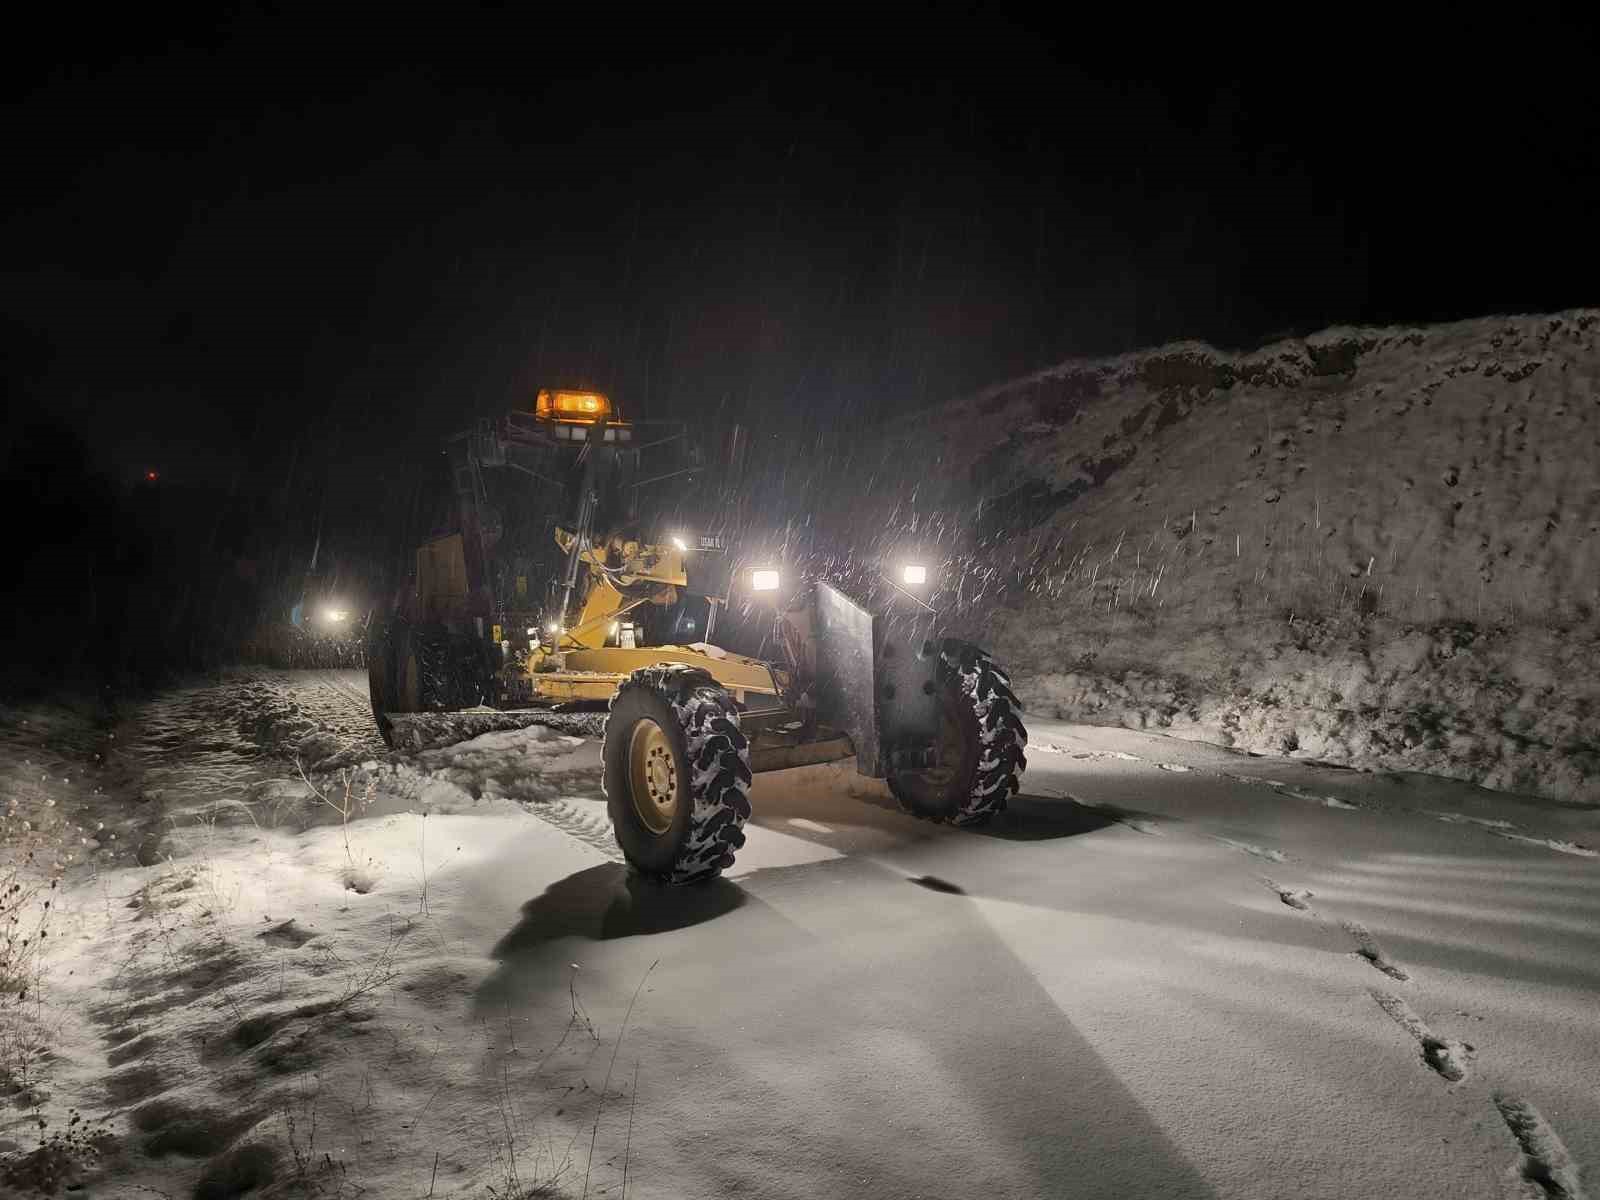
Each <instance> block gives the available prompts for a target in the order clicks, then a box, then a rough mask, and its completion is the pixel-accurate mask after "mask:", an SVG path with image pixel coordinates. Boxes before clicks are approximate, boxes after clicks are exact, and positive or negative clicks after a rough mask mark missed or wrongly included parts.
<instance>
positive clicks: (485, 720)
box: [387, 708, 606, 751]
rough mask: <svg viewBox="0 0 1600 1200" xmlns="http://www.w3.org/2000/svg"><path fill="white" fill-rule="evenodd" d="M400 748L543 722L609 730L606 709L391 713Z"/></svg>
mask: <svg viewBox="0 0 1600 1200" xmlns="http://www.w3.org/2000/svg"><path fill="white" fill-rule="evenodd" d="M387 715H388V718H389V721H390V724H391V726H392V730H393V732H392V736H393V739H394V742H393V745H394V748H395V749H396V750H408V751H417V750H431V749H434V748H436V747H439V746H448V745H452V744H453V743H455V742H464V741H466V740H467V739H468V738H474V737H477V736H478V735H479V734H484V733H497V732H500V731H502V730H507V729H527V728H530V727H531V726H534V725H543V726H546V727H547V728H550V729H554V730H558V731H559V732H561V733H567V734H574V735H576V736H578V737H599V736H600V735H601V734H602V733H603V732H604V731H605V724H606V714H605V713H603V712H555V711H554V710H551V709H511V710H500V709H493V708H480V709H467V710H464V711H461V712H421V713H389V714H387Z"/></svg>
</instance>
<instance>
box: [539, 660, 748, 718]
mask: <svg viewBox="0 0 1600 1200" xmlns="http://www.w3.org/2000/svg"><path fill="white" fill-rule="evenodd" d="M711 649H712V651H713V652H707V651H704V650H698V649H695V648H694V647H692V646H641V647H639V648H638V649H636V650H629V649H626V648H624V647H621V646H603V647H600V648H598V649H593V650H568V651H567V652H566V653H565V654H563V655H562V656H561V659H562V666H561V667H560V668H559V669H558V670H554V671H536V672H534V674H533V676H532V678H533V689H534V693H535V694H536V695H537V696H539V697H540V698H542V699H549V700H552V701H554V702H556V703H567V702H569V701H571V700H609V699H610V698H611V695H612V693H613V692H615V691H616V690H617V686H618V685H619V684H620V683H621V682H622V681H623V680H624V679H626V678H627V677H628V676H629V675H631V674H632V673H633V672H634V671H636V670H638V669H639V668H640V667H650V666H654V665H655V664H656V663H683V664H684V665H685V666H690V667H699V668H701V669H702V670H704V671H706V672H707V673H709V674H710V675H711V676H712V678H714V679H715V680H716V681H717V682H718V683H719V684H721V685H722V686H723V687H725V688H727V689H728V690H729V691H730V692H732V693H733V698H734V699H735V700H737V701H739V702H740V703H741V704H742V703H744V702H745V697H746V696H747V695H749V696H777V695H780V691H779V688H778V681H777V679H775V678H774V677H773V673H772V667H771V666H770V665H769V664H767V663H764V662H762V661H761V660H759V659H755V658H746V657H745V656H744V655H742V654H731V653H729V652H728V651H726V650H721V649H717V648H716V647H712V648H711ZM602 685H603V690H597V689H602Z"/></svg>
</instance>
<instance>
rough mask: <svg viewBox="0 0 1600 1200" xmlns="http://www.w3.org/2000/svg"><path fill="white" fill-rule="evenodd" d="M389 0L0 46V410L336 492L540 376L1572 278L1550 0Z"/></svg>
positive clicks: (1574, 185) (872, 364)
mask: <svg viewBox="0 0 1600 1200" xmlns="http://www.w3.org/2000/svg"><path fill="white" fill-rule="evenodd" d="M545 7H546V6H528V7H527V8H525V9H518V10H509V11H516V12H521V13H524V14H543V13H544V12H545ZM321 11H322V12H323V13H328V12H331V11H333V10H331V9H324V10H321ZM398 11H399V10H397V9H394V8H390V9H388V10H374V13H373V15H372V16H370V17H367V18H363V19H361V20H359V21H358V20H355V19H353V18H352V19H334V18H332V17H330V16H327V15H323V16H319V17H316V18H312V19H299V18H294V17H289V16H284V15H275V14H274V13H273V12H272V11H270V10H266V9H260V8H256V9H246V10H242V11H241V12H240V13H238V14H233V15H224V16H216V15H211V16H208V17H206V18H205V19H203V20H187V21H184V22H181V23H175V24H174V25H173V26H172V27H171V28H159V27H151V26H149V25H148V24H147V23H144V21H143V19H141V23H140V24H137V25H135V24H129V25H127V26H126V27H118V26H107V25H104V24H101V23H99V18H97V17H96V18H91V17H90V16H89V14H88V13H87V12H80V13H77V14H76V15H72V14H69V15H68V16H66V17H63V18H60V22H61V23H60V24H58V25H57V26H55V27H53V28H49V29H44V30H42V31H41V33H40V34H39V35H38V37H37V38H36V39H33V40H31V41H30V40H28V39H23V40H22V41H20V42H18V43H17V44H14V45H13V46H12V48H11V50H10V51H8V57H9V59H10V61H9V62H8V64H7V77H8V79H9V80H10V81H11V84H12V87H11V89H10V91H11V98H10V101H9V102H8V103H7V105H6V115H5V126H6V133H7V143H8V146H9V148H10V152H9V154H8V159H9V161H10V168H11V169H10V170H9V171H8V176H9V182H8V184H7V187H6V193H7V199H6V204H5V213H4V226H3V227H4V234H3V239H4V240H3V244H4V261H3V265H0V266H3V280H4V286H3V290H0V296H3V304H4V317H5V333H4V337H5V342H4V349H5V352H6V357H7V363H8V372H7V375H8V385H9V388H10V392H11V396H12V401H13V404H17V402H18V401H19V400H20V401H21V402H23V403H24V404H26V403H31V404H32V405H33V406H34V407H40V408H45V409H48V410H49V411H52V412H55V413H57V414H61V415H64V416H67V417H69V418H70V419H72V420H73V421H75V422H79V423H81V424H82V427H83V428H84V429H85V430H86V432H87V435H88V437H89V440H90V442H91V444H92V446H93V447H94V448H95V452H96V454H97V455H98V456H99V460H100V461H101V462H102V463H103V464H104V465H105V466H106V467H107V468H109V469H112V470H115V471H117V472H120V473H130V472H134V471H137V470H139V469H141V468H142V467H143V466H145V465H146V464H154V465H159V466H160V467H161V468H162V469H164V470H165V471H167V472H168V474H169V476H180V477H181V476H188V477H191V478H196V479H202V478H203V479H218V478H225V477H226V476H228V475H229V473H230V472H232V471H233V470H234V468H235V467H236V466H238V465H240V464H241V463H242V464H244V465H246V466H247V467H257V468H260V469H261V470H262V471H263V472H264V473H266V474H270V473H271V472H272V471H274V470H279V469H281V464H283V463H284V462H285V461H287V459H288V456H289V455H290V454H291V453H292V452H293V449H294V447H295V446H296V445H297V444H298V445H300V446H301V447H302V448H304V447H307V446H314V447H316V448H317V449H316V453H318V454H320V455H322V457H323V460H324V461H325V462H327V463H329V464H332V465H334V466H335V467H336V468H337V473H338V474H339V475H341V476H342V477H344V478H345V479H346V480H347V481H348V480H354V481H356V484H357V485H358V486H359V485H360V481H362V480H366V479H369V478H375V476H373V475H372V472H374V471H377V470H379V469H381V468H382V467H383V466H384V464H385V463H389V464H392V463H394V462H398V461H401V460H402V459H403V458H404V457H405V454H409V453H413V452H415V451H416V450H417V448H419V447H423V446H426V445H429V444H432V443H433V441H434V439H436V438H437V436H438V435H439V434H440V433H442V432H444V431H446V430H448V429H450V428H453V427H456V426H459V425H461V424H462V423H464V422H465V420H466V419H467V418H469V417H470V416H471V415H473V414H477V413H490V412H493V411H496V410H498V409H500V408H502V407H505V406H507V405H509V404H512V403H517V402H519V401H522V400H525V399H526V397H527V396H528V394H529V392H530V390H531V389H532V388H533V387H534V386H536V385H537V384H538V383H540V382H553V383H590V384H594V385H598V386H602V387H607V388H610V389H612V390H613V392H614V393H615V394H616V395H617V396H618V397H619V398H620V399H621V400H622V402H623V403H624V404H625V405H626V406H627V407H628V408H629V409H630V410H631V412H632V413H633V414H634V415H674V416H676V415H684V414H691V413H693V414H698V415H699V416H700V417H701V419H702V420H706V419H708V418H709V417H710V416H712V415H714V414H717V413H721V414H722V415H723V416H724V417H725V418H728V417H733V416H738V415H740V414H744V415H746V416H755V417H759V418H760V419H761V420H764V421H772V422H793V421H799V420H804V419H807V418H808V417H809V418H811V419H832V418H834V417H835V416H836V415H838V414H841V413H862V412H865V411H869V410H870V411H903V410H906V409H910V408H914V407H915V406H917V405H921V404H927V403H931V402H935V401H938V400H942V399H947V398H949V397H951V396H953V395H957V394H960V393H962V392H964V391H967V390H970V389H972V388H974V387H977V386H980V385H982V384H984V383H986V382H989V381H992V380H995V379H998V378H1001V377H1004V376H1007V375H1009V374H1013V373H1017V372H1020V371H1023V370H1026V369H1030V368H1033V367H1037V366H1040V365H1044V364H1047V363H1050V362H1053V361H1056V360H1059V359H1061V358H1064V357H1067V356H1069V355H1074V354H1085V353H1101V352H1112V351H1119V350H1123V349H1127V348H1130V347H1133V346H1136V345H1148V344H1152V343H1156V342H1160V341H1164V340H1168V339H1172V338H1176V337H1187V336H1193V337H1199V338H1205V339H1208V340H1211V341H1213V342H1216V343H1219V344H1223V345H1230V346H1238V345H1243V344H1247V343H1250V342H1252V341H1257V340H1260V339H1262V338H1264V337H1267V336H1269V335H1273V334H1277V333H1281V332H1286V331H1298V332H1307V331H1309V330H1310V329H1313V328H1316V327H1319V326H1321V325H1325V324H1329V323H1335V322H1386V321H1395V320H1429V319H1442V318H1453V317H1463V316H1474V315H1481V314H1484V313H1488V312H1493V311H1506V310H1518V311H1526V310H1540V309H1552V308H1558V307H1565V306H1571V305H1578V304H1585V303H1587V304H1594V303H1600V237H1597V236H1596V224H1595V217H1594V213H1595V197H1596V187H1595V184H1596V182H1597V171H1596V166H1597V162H1600V133H1597V128H1600V117H1597V112H1600V106H1597V105H1596V104H1595V103H1594V96H1593V80H1594V77H1595V74H1596V72H1595V67H1594V61H1593V52H1594V49H1595V46H1594V40H1593V38H1592V36H1591V34H1590V32H1589V31H1588V30H1587V29H1580V28H1576V27H1571V26H1568V25H1566V24H1565V23H1564V22H1563V19H1562V18H1561V17H1560V16H1559V15H1555V14H1554V13H1553V10H1548V9H1546V10H1544V11H1545V13H1546V15H1543V16H1540V17H1538V18H1537V19H1525V18H1523V17H1522V16H1521V15H1520V13H1518V14H1517V15H1514V16H1513V15H1508V14H1509V13H1510V11H1511V10H1502V11H1501V12H1500V14H1499V15H1498V16H1497V17H1496V19H1495V20H1494V21H1488V20H1484V21H1481V22H1480V21H1476V20H1474V19H1468V18H1462V17H1452V18H1451V20H1450V24H1449V26H1448V27H1445V26H1442V25H1439V26H1427V27H1423V26H1418V27H1415V28H1405V27H1402V26H1401V25H1400V24H1398V23H1397V21H1396V19H1395V18H1394V17H1393V16H1392V13H1393V12H1394V11H1396V10H1393V9H1376V10H1373V11H1372V12H1371V13H1370V14H1362V13H1361V12H1359V11H1357V10H1351V9H1327V8H1317V9H1315V10H1314V11H1315V14H1316V17H1317V21H1316V22H1315V23H1306V21H1305V18H1303V17H1301V16H1299V15H1296V14H1299V13H1301V12H1305V11H1311V10H1302V9H1299V8H1295V9H1292V10H1291V9H1285V10H1284V15H1280V16H1278V17H1274V18H1272V19H1270V20H1262V21H1259V22H1254V23H1251V24H1249V25H1244V24H1240V25H1237V26H1235V27H1233V28H1231V29H1230V28H1223V27H1220V26H1214V25H1212V24H1211V23H1210V22H1209V20H1208V21H1207V22H1206V23H1205V24H1203V25H1202V24H1193V25H1190V26H1187V27H1180V26H1172V25H1166V24H1164V23H1163V22H1162V21H1161V20H1160V19H1159V18H1158V15H1157V10H1155V9H1150V10H1146V11H1144V12H1142V13H1140V14H1138V19H1137V21H1136V22H1135V23H1130V24H1128V25H1125V26H1119V27H1112V26H1110V25H1096V26H1093V27H1091V26H1088V25H1084V24H1081V23H1080V24H1067V23H1062V24H1061V25H1059V26H1057V27H1054V28H1050V29H1045V28H1040V27H1030V26H1027V25H1017V24H1013V25H1003V24H1000V23H998V22H997V21H996V20H995V19H994V18H993V17H990V16H984V15H981V14H975V13H963V12H961V11H959V10H941V14H942V15H939V16H937V17H934V16H927V15H924V16H920V17H910V16H906V17H900V18H895V19H894V20H892V21H887V22H886V23H884V24H883V25H882V26H870V27H869V25H868V24H867V23H866V18H865V15H864V14H866V13H868V12H869V11H871V10H870V9H868V8H867V7H866V6H863V7H862V8H861V9H859V10H857V11H856V12H855V13H854V14H853V15H849V14H847V15H845V16H843V17H841V16H839V15H831V16H827V17H824V16H822V15H820V14H819V13H818V12H817V11H814V10H809V9H808V10H807V22H806V24H804V25H803V26H796V27H794V28H782V27H779V28H773V29H770V30H763V29H762V28H760V25H761V24H762V23H761V22H759V21H758V20H756V18H755V17H754V16H753V15H752V13H753V10H749V11H747V12H746V13H745V16H744V17H742V18H741V19H739V20H737V21H727V22H719V23H712V22H702V23H700V24H697V25H694V26H693V27H691V26H690V25H689V24H688V23H672V24H666V23H663V22H661V21H660V19H657V20H656V21H654V22H652V23H650V24H648V25H641V24H638V23H637V22H636V21H635V20H634V19H633V18H631V17H629V16H628V15H627V14H626V10H625V9H622V8H617V9H615V10H610V11H603V12H599V13H598V15H596V16H593V17H592V18H588V19H584V20H575V21H571V22H568V23H565V24H557V23H554V22H553V21H552V20H551V19H550V18H548V17H547V16H544V15H524V16H522V17H520V18H517V19H513V18H512V17H509V16H506V15H492V14H491V15H475V16H463V15H461V12H462V11H464V10H458V8H456V7H454V6H451V7H435V8H432V9H428V8H423V9H419V10H417V11H418V12H419V13H421V14H423V15H422V17H421V18H418V17H409V18H408V17H398V16H396V15H395V13H396V12H398ZM780 11H783V10H779V9H773V10H771V12H772V13H774V14H777V13H779V12H780ZM401 451H403V452H405V453H399V452H401ZM390 477H391V478H393V475H392V473H391V474H390Z"/></svg>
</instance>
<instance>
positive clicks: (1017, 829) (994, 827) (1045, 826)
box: [963, 792, 1122, 842]
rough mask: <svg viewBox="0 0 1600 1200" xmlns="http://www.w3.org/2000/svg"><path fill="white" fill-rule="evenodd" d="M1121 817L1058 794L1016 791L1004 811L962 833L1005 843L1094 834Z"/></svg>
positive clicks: (1118, 820)
mask: <svg viewBox="0 0 1600 1200" xmlns="http://www.w3.org/2000/svg"><path fill="white" fill-rule="evenodd" d="M1121 816H1122V814H1121V813H1111V812H1106V811H1102V810H1100V809H1094V808H1089V807H1087V806H1086V805H1082V804H1075V803H1073V802H1071V801H1068V800H1063V799H1060V798H1059V797H1053V796H1034V795H1030V794H1029V793H1027V792H1018V793H1017V794H1016V795H1015V796H1012V797H1011V799H1010V800H1008V801H1006V807H1005V811H1003V812H999V813H996V814H995V815H994V817H993V818H992V819H991V820H990V821H989V823H988V824H987V825H980V826H978V827H976V828H974V829H970V830H964V831H963V832H968V833H974V834H978V835H980V836H982V837H991V838H1000V839H1002V840H1004V841H1008V842H1043V841H1050V840H1052V839H1054V838H1065V837H1076V836H1078V835H1079V834H1082V833H1094V832H1095V831H1096V830H1100V829H1105V828H1107V827H1108V826H1111V825H1116V824H1118V823H1119V822H1120V819H1121Z"/></svg>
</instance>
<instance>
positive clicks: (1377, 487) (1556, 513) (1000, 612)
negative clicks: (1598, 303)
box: [899, 311, 1600, 802]
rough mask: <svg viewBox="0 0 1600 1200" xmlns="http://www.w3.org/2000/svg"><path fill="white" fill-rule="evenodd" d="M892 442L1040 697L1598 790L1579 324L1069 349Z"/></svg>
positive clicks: (1597, 397)
mask: <svg viewBox="0 0 1600 1200" xmlns="http://www.w3.org/2000/svg"><path fill="white" fill-rule="evenodd" d="M910 436H911V438H912V441H914V442H916V443H917V445H916V446H902V448H901V450H900V451H899V453H902V454H906V455H910V456H913V457H915V456H916V455H917V454H918V453H920V454H921V456H922V457H923V458H924V459H926V458H928V457H933V458H936V459H937V460H938V461H939V463H940V473H941V474H942V475H943V476H944V477H945V478H946V479H947V480H949V481H951V483H949V484H947V485H946V492H945V494H944V495H943V496H942V497H941V500H942V502H943V503H944V504H946V505H947V506H950V507H954V505H955V504H956V503H957V502H958V501H960V500H961V499H962V497H961V495H960V489H961V488H969V489H970V493H971V494H970V495H969V496H968V497H967V499H968V501H969V502H970V506H969V508H968V509H967V511H968V513H969V514H971V513H975V514H976V515H975V516H973V517H971V518H970V528H969V531H968V533H969V536H970V538H971V540H972V542H973V544H975V545H976V546H977V547H978V548H979V553H981V554H983V555H985V556H987V557H988V558H989V559H990V560H991V561H993V562H996V563H999V564H1002V565H1001V568H1000V571H999V575H1000V576H1001V577H1002V581H1001V583H1000V585H999V586H998V587H996V586H995V585H994V584H992V583H991V584H990V585H989V586H990V587H991V594H997V595H998V598H999V600H1000V604H999V605H998V606H994V605H991V606H989V608H990V611H988V612H984V611H982V610H981V609H974V610H973V612H972V620H973V622H974V624H981V625H982V627H983V634H984V636H986V637H987V639H988V640H989V641H990V642H991V643H992V647H993V649H994V650H995V652H996V653H997V654H998V655H999V656H1001V657H1002V658H1003V659H1004V660H1006V661H1007V662H1009V663H1010V665H1011V666H1012V668H1013V669H1014V671H1015V673H1016V676H1017V682H1018V685H1019V687H1018V690H1019V693H1020V694H1021V695H1023V697H1024V698H1025V699H1026V700H1028V701H1031V703H1032V705H1033V710H1034V711H1035V712H1036V713H1042V714H1044V715H1049V716H1057V717H1061V718H1063V719H1069V720H1086V721H1097V722H1103V723H1115V724H1123V725H1128V726H1131V727H1136V728H1151V729H1160V730H1164V731H1168V732H1171V733H1175V734H1178V735H1180V736H1185V737H1195V738H1201V739H1204V740H1208V741H1215V742H1218V743H1221V744H1223V745H1228V746H1235V747H1239V748H1242V749H1248V750H1253V751H1260V752H1270V753H1287V754H1292V755H1300V756H1305V757H1314V758H1322V759H1328V760H1333V761H1338V762H1342V763H1348V764H1351V765H1357V766H1362V767H1370V768H1379V767H1382V768H1403V769H1409V770H1424V771H1430V772H1437V773H1441V774H1446V775H1451V776H1455V777H1458V778H1463V779H1468V780H1472V781H1475V782H1479V783H1482V784H1485V785H1487V786H1490V787H1495V788H1502V789H1508V790H1518V791H1528V792H1534V793H1538V794H1542V795H1546V796H1551V797H1556V798H1563V799H1571V800H1581V801H1584V802H1595V801H1600V616H1597V614H1600V477H1597V476H1596V473H1595V470H1594V462H1595V461H1596V455H1597V448H1600V311H1576V312H1567V313H1562V314H1559V315H1555V316H1541V317H1513V318H1488V319H1484V320H1478V321H1468V322H1462V323H1459V324H1454V325H1446V326H1439V327H1434V328H1421V329H1332V330H1328V331H1326V332H1324V333H1321V334H1317V335H1315V336H1312V337H1310V338H1307V339H1305V340H1303V341H1301V340H1296V341H1288V342H1281V343H1278V344H1275V345H1272V346H1268V347H1266V348H1265V349H1263V350H1260V351H1257V352H1254V353H1250V354H1238V355H1234V354H1226V353H1222V352H1219V351H1216V350H1213V349H1211V348H1209V347H1206V346H1202V345H1196V344H1181V345H1174V346H1167V347H1161V348H1158V349H1155V350H1150V351H1146V352H1141V353H1138V354H1130V355H1125V356H1122V357H1118V358H1112V359H1106V360H1101V361H1090V362H1074V363H1068V364H1065V365H1063V366H1061V367H1058V368H1054V369H1052V370H1049V371H1044V372H1040V373H1039V374H1037V375H1034V376H1031V377H1029V378H1026V379H1022V380H1018V381H1015V382H1013V383H1010V384H1006V385H1003V386H1000V387H997V388H994V389H991V390H990V391H989V392H987V393H985V394H983V395H980V396H978V397H976V398H974V399H971V400H968V401H963V402H960V403H958V404H955V405H952V406H950V407H949V408H947V409H945V410H942V411H941V412H940V413H939V414H937V416H936V418H935V419H934V420H932V421H929V422H927V423H926V424H925V425H924V426H923V427H922V428H921V429H919V430H918V431H916V432H915V433H913V434H911V435H910ZM927 494H928V493H927V492H926V491H925V493H924V495H925V496H926V495H927Z"/></svg>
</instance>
